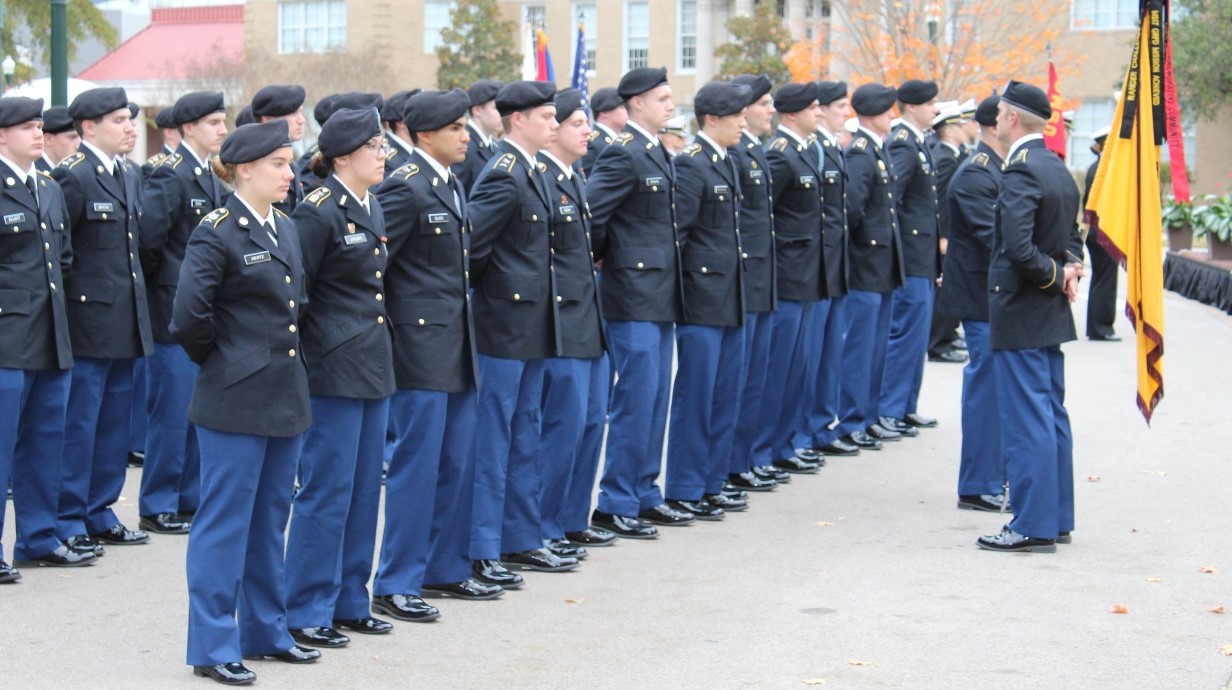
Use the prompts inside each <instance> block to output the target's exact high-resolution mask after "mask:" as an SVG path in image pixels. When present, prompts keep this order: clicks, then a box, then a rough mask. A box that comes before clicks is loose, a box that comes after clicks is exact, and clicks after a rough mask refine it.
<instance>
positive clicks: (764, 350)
mask: <svg viewBox="0 0 1232 690" xmlns="http://www.w3.org/2000/svg"><path fill="white" fill-rule="evenodd" d="M732 81H734V82H735V83H737V84H742V85H744V86H747V87H749V105H748V107H747V108H745V112H744V123H745V129H744V132H743V133H742V134H741V137H740V141H739V142H738V143H737V144H736V145H735V146H733V147H732V148H731V150H730V151H731V157H732V162H733V163H735V165H736V170H737V172H738V173H739V175H740V245H741V247H742V248H743V249H744V254H745V256H746V257H747V258H745V259H744V265H745V274H744V306H745V309H746V312H745V315H744V361H743V369H744V386H743V388H742V389H741V391H740V414H739V416H738V417H737V418H736V433H735V436H734V437H733V439H732V447H731V455H730V460H729V462H728V467H727V472H728V481H729V482H730V486H731V490H729V491H728V492H726V493H723V492H720V493H719V494H718V495H716V496H709V497H707V500H709V501H711V502H712V503H714V504H715V505H717V506H719V507H720V508H723V509H724V510H727V511H741V510H745V509H747V506H748V500H747V494H744V495H742V494H740V493H734V492H737V491H739V492H743V491H744V490H746V489H747V490H749V491H771V490H773V489H774V486H775V484H777V482H776V481H775V480H774V479H772V478H770V477H759V476H757V475H755V474H754V471H753V453H752V449H753V440H754V438H755V437H756V435H757V432H758V431H760V427H759V426H758V424H757V422H758V419H759V417H760V415H761V405H762V393H763V391H764V390H765V387H766V368H767V367H768V366H769V364H770V357H771V355H770V323H771V320H772V318H773V312H774V307H775V305H776V304H777V302H778V286H777V285H776V284H775V282H776V278H777V276H776V268H775V266H776V262H775V251H774V213H773V208H772V207H773V204H774V197H773V195H772V193H771V191H772V190H771V185H770V163H769V162H768V161H767V160H766V150H765V149H764V148H763V147H762V145H761V139H760V137H763V136H765V135H767V134H769V133H770V130H771V129H772V127H773V123H774V98H773V97H772V96H771V95H770V89H771V86H772V85H771V83H770V79H769V78H768V77H766V76H765V75H761V74H757V75H753V74H745V75H741V76H739V77H736V78H735V79H733V80H732Z"/></svg>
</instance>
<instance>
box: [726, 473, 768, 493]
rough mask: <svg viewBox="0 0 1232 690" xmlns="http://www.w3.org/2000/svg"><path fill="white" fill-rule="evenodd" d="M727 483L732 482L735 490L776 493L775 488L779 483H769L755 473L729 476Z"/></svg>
mask: <svg viewBox="0 0 1232 690" xmlns="http://www.w3.org/2000/svg"><path fill="white" fill-rule="evenodd" d="M727 481H729V482H731V485H732V486H734V487H735V488H737V489H743V490H745V491H774V487H776V486H778V482H776V481H773V480H769V481H767V480H765V479H762V478H761V477H758V476H757V475H756V474H754V473H753V472H743V473H741V474H731V475H728V476H727Z"/></svg>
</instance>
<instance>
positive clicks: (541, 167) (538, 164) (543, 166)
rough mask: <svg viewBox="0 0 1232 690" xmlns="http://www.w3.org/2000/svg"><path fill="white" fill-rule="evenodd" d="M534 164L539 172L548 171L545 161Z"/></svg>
mask: <svg viewBox="0 0 1232 690" xmlns="http://www.w3.org/2000/svg"><path fill="white" fill-rule="evenodd" d="M536 165H537V167H538V168H539V172H541V173H544V172H547V171H548V166H547V164H546V163H537V164H536Z"/></svg>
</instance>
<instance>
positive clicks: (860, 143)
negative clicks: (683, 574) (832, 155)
mask: <svg viewBox="0 0 1232 690" xmlns="http://www.w3.org/2000/svg"><path fill="white" fill-rule="evenodd" d="M852 147H853V148H857V149H860V150H861V151H863V150H864V149H866V148H868V139H865V138H864V137H860V138H859V139H856V141H855V143H853V144H852Z"/></svg>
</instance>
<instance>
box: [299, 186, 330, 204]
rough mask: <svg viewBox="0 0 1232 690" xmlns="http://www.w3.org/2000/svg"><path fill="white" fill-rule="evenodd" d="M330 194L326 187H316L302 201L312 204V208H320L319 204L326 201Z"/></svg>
mask: <svg viewBox="0 0 1232 690" xmlns="http://www.w3.org/2000/svg"><path fill="white" fill-rule="evenodd" d="M332 194H333V192H331V191H329V188H328V187H317V188H316V189H314V190H312V191H311V192H309V194H308V196H306V197H304V201H306V202H308V203H310V204H312V205H313V206H320V205H321V203H322V202H324V201H325V200H326V199H328V198H329V197H330V196H331V195H332Z"/></svg>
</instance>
